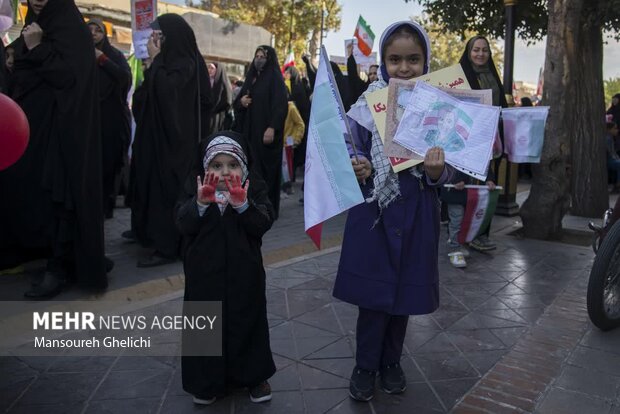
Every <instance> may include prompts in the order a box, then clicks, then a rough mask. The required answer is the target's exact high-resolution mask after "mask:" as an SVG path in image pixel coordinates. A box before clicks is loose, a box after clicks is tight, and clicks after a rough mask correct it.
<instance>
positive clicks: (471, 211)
mask: <svg viewBox="0 0 620 414" xmlns="http://www.w3.org/2000/svg"><path fill="white" fill-rule="evenodd" d="M476 187H478V186H476ZM498 197H499V190H493V191H490V190H489V189H488V187H487V186H479V187H478V188H467V206H466V207H465V215H464V216H463V221H462V222H461V230H460V231H459V237H458V242H459V243H461V244H463V243H469V242H470V241H472V240H473V239H475V238H476V237H478V236H479V235H481V234H483V233H484V232H485V231H486V230H487V229H488V228H489V224H490V223H491V218H492V217H493V214H495V207H496V206H497V198H498Z"/></svg>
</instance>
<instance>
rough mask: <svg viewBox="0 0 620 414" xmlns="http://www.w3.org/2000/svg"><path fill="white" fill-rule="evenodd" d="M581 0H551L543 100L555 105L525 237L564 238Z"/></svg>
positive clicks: (535, 169)
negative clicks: (563, 227) (563, 226)
mask: <svg viewBox="0 0 620 414" xmlns="http://www.w3.org/2000/svg"><path fill="white" fill-rule="evenodd" d="M582 8H583V1H582V0H549V3H548V10H549V22H548V26H547V47H546V52H545V88H544V91H543V102H544V103H545V104H546V105H550V108H549V117H548V118H547V125H546V127H545V142H544V146H543V152H542V157H541V160H540V164H533V165H532V173H533V174H532V175H533V177H532V187H531V190H530V195H529V197H528V199H527V200H526V201H525V203H524V204H523V206H522V207H521V211H520V215H521V219H522V220H523V231H524V235H525V236H526V237H532V238H538V239H553V238H559V236H560V233H561V231H562V218H563V217H564V215H565V214H566V212H567V211H568V207H569V203H570V194H569V188H570V185H569V184H570V170H569V168H568V162H569V160H570V144H571V133H572V132H573V131H574V129H573V127H574V125H575V121H576V120H575V117H574V113H575V111H578V110H580V109H582V108H578V107H577V106H576V105H575V104H576V102H577V100H576V95H577V89H580V84H579V83H578V82H577V81H578V79H577V73H576V68H577V62H578V54H579V52H580V51H579V50H578V49H577V48H578V45H579V44H580V42H579V28H580V24H579V21H580V18H581V11H582Z"/></svg>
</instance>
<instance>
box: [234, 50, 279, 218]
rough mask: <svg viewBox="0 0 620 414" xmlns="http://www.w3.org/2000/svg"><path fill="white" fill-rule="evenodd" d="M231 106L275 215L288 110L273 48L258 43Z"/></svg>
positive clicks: (277, 207) (238, 129)
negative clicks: (239, 89) (266, 189)
mask: <svg viewBox="0 0 620 414" xmlns="http://www.w3.org/2000/svg"><path fill="white" fill-rule="evenodd" d="M234 108H235V110H236V111H237V119H236V120H235V124H236V125H237V127H236V130H237V131H238V132H242V133H243V134H244V135H245V136H246V138H247V139H248V141H249V143H250V150H251V151H252V152H253V155H254V156H255V158H256V164H257V167H258V169H259V171H260V173H261V175H262V176H263V178H264V179H265V182H266V183H267V187H268V188H269V200H271V204H272V205H273V208H274V210H275V214H276V218H277V217H278V211H279V209H280V181H281V180H282V146H283V142H282V140H283V133H284V121H285V120H286V114H287V113H288V100H287V99H286V86H284V80H283V79H282V73H281V72H280V67H279V66H278V57H277V56H276V51H275V50H274V49H273V48H272V47H270V46H259V47H258V48H257V49H256V52H254V60H253V61H252V66H250V69H249V70H248V73H247V75H246V78H245V83H244V84H243V86H242V87H241V91H240V92H239V95H237V99H235V103H234Z"/></svg>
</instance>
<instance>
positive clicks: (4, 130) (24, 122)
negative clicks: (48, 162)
mask: <svg viewBox="0 0 620 414" xmlns="http://www.w3.org/2000/svg"><path fill="white" fill-rule="evenodd" d="M29 137H30V126H29V125H28V118H26V114H25V113H24V111H22V108H20V107H19V105H17V104H16V103H15V101H13V100H12V99H11V98H9V97H8V96H6V95H3V94H1V93H0V171H2V170H4V169H6V168H9V167H10V166H11V165H13V164H14V163H15V162H16V161H17V160H19V158H20V157H21V156H22V155H23V154H24V151H26V147H27V146H28V139H29Z"/></svg>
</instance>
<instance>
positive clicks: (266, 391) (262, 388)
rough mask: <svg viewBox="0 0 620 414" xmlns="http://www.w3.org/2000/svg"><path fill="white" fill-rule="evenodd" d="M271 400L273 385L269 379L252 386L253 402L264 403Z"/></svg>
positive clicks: (251, 396)
mask: <svg viewBox="0 0 620 414" xmlns="http://www.w3.org/2000/svg"><path fill="white" fill-rule="evenodd" d="M270 400H271V385H269V383H268V382H267V381H263V382H261V383H260V384H258V385H255V386H253V387H252V388H250V401H252V402H253V403H262V402H265V401H270Z"/></svg>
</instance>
